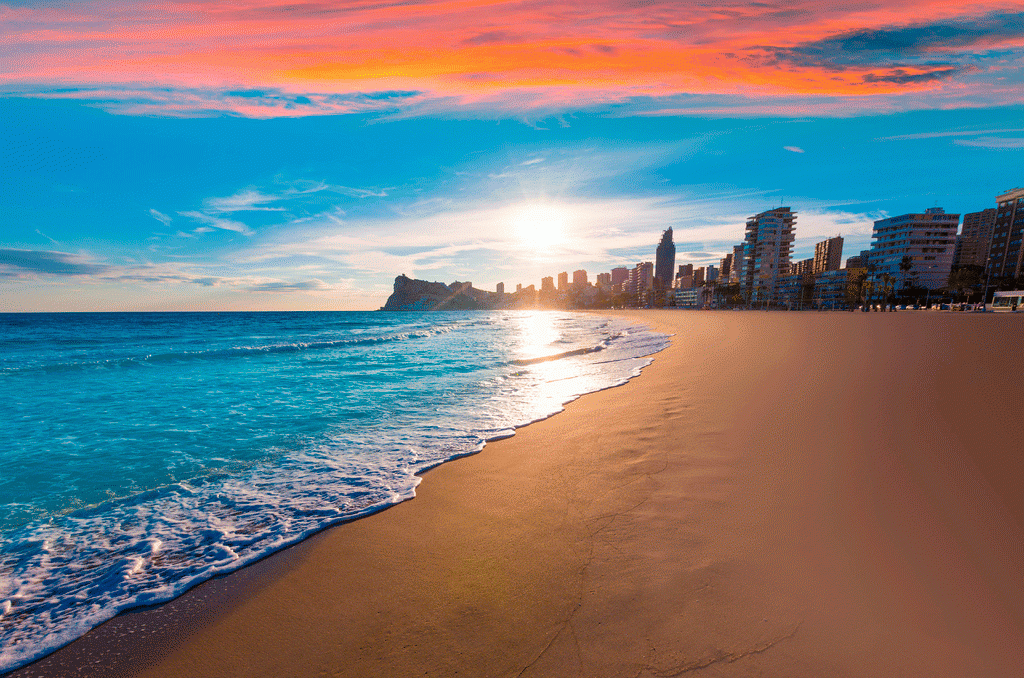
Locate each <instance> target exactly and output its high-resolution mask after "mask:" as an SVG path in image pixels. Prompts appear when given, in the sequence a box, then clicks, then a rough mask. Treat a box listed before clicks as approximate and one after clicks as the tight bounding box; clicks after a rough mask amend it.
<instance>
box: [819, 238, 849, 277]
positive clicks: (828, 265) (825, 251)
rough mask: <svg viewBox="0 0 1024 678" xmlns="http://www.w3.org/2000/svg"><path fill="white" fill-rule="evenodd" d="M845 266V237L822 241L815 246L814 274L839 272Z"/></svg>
mask: <svg viewBox="0 0 1024 678" xmlns="http://www.w3.org/2000/svg"><path fill="white" fill-rule="evenodd" d="M842 265H843V236H841V235H837V236H836V237H834V238H829V239H828V240H822V241H821V242H819V243H817V244H816V245H815V246H814V267H813V269H812V271H811V272H812V273H814V274H815V275H817V274H818V273H824V272H825V271H838V270H839V269H840V267H841V266H842Z"/></svg>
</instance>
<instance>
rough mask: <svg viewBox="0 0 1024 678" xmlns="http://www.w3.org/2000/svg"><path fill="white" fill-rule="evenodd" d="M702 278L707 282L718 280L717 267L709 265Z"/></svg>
mask: <svg viewBox="0 0 1024 678" xmlns="http://www.w3.org/2000/svg"><path fill="white" fill-rule="evenodd" d="M704 279H705V281H706V282H709V283H710V282H715V281H716V280H718V268H716V267H715V266H713V265H709V266H708V269H707V272H706V273H705V274H704Z"/></svg>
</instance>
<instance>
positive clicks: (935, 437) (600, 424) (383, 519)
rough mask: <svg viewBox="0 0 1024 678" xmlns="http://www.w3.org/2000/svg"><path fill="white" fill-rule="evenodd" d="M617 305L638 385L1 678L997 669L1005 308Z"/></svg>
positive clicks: (1004, 498)
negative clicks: (647, 354) (636, 330)
mask: <svg viewBox="0 0 1024 678" xmlns="http://www.w3.org/2000/svg"><path fill="white" fill-rule="evenodd" d="M621 313H622V314H624V315H628V316H630V317H635V318H637V319H639V320H641V321H643V322H645V323H648V324H650V325H651V326H652V327H654V328H655V329H659V330H662V331H665V332H670V333H673V334H674V335H675V336H674V337H673V340H672V345H671V346H670V347H669V348H668V349H666V350H665V351H663V352H662V353H660V354H658V355H657V356H656V357H655V361H654V363H653V364H652V365H651V366H650V367H648V368H647V369H646V370H645V371H644V373H643V374H642V375H641V376H640V377H638V378H636V379H633V380H632V381H630V382H629V383H628V384H626V385H624V386H621V387H618V388H614V389H609V390H606V391H602V392H599V393H594V394H590V395H587V396H584V397H583V398H581V399H579V400H578V401H576V402H574V403H572V404H570V405H569V406H568V407H567V408H566V411H565V412H563V413H561V414H558V415H556V416H554V417H552V418H550V419H548V420H545V421H542V422H539V423H536V424H533V425H531V426H528V427H525V428H523V429H520V430H519V432H518V433H517V435H516V436H515V437H514V438H511V439H508V440H503V441H498V442H495V443H491V444H489V445H488V446H487V447H486V449H485V450H484V451H483V452H482V453H481V454H478V455H475V456H473V457H468V458H464V459H461V460H457V461H454V462H450V463H448V464H445V465H443V466H441V467H439V468H437V469H434V470H432V471H430V472H429V473H427V474H426V475H425V477H424V480H423V483H422V484H421V485H420V487H419V488H418V490H417V495H418V496H417V498H416V499H414V500H412V501H409V502H406V503H403V504H400V505H398V506H396V507H394V508H392V509H389V510H387V511H384V512H381V513H378V514H375V515H373V516H371V517H368V518H366V519H363V520H358V521H355V522H352V523H349V524H345V525H341V526H338V527H334V528H331V529H329V530H326V531H324V532H322V533H320V534H318V535H316V536H315V537H313V538H311V539H308V540H306V541H305V542H303V543H301V544H299V545H298V546H296V547H293V548H290V549H287V550H285V551H282V552H280V553H278V554H275V555H274V556H272V557H270V558H267V559H265V560H263V561H261V562H260V563H257V564H256V565H254V566H251V567H248V568H245V569H244V570H241V571H239V572H236V573H234V574H232V575H229V576H227V577H224V578H220V579H217V580H214V581H210V582H207V583H206V584H203V585H201V586H199V587H197V588H195V589H193V590H192V591H190V592H189V593H187V594H185V595H184V596H182V597H180V598H179V599H177V600H175V601H173V602H172V603H170V604H168V605H164V606H161V607H158V608H154V609H151V610H144V611H137V612H132V613H128V614H124V615H121V616H119V617H117V618H115V619H114V620H112V621H111V622H108V623H107V624H105V625H103V626H101V627H99V628H98V629H95V630H94V631H92V632H90V633H89V634H87V635H86V636H85V637H84V638H82V639H80V640H79V641H76V642H74V643H72V644H71V645H69V646H67V647H65V648H64V649H62V650H60V651H58V652H57V653H54V654H53V655H51V656H49V657H47V658H44V659H43V660H41V661H39V662H37V663H35V664H33V665H31V666H29V667H26V668H24V669H22V670H20V671H16V672H14V673H12V674H11V675H12V676H18V677H19V678H22V677H24V676H95V677H102V676H129V675H130V676H140V677H141V676H145V677H153V678H157V677H172V676H173V677H184V676H196V677H199V676H202V677H204V678H211V677H219V676H223V677H228V676H267V677H271V676H273V677H280V676H318V677H321V676H322V677H332V678H333V677H338V676H359V677H367V676H412V675H421V676H524V677H526V676H581V677H582V676H631V677H634V676H635V677H640V676H681V675H686V676H689V675H693V676H789V677H794V676H904V677H912V676H978V677H981V676H985V677H988V678H992V677H1007V678H1010V677H1013V676H1020V675H1024V586H1022V585H1021V583H1022V582H1024V454H1022V448H1024V442H1022V441H1024V418H1022V416H1021V411H1020V392H1021V389H1020V374H1021V370H1020V362H1021V361H1020V347H1021V346H1022V345H1024V318H1022V317H1011V316H1008V315H1001V316H996V315H986V316H979V315H960V314H950V313H941V314H940V313H925V312H919V313H914V312H902V313H895V314H878V313H872V314H863V313H759V312H694V311H668V310H666V311H623V312H621Z"/></svg>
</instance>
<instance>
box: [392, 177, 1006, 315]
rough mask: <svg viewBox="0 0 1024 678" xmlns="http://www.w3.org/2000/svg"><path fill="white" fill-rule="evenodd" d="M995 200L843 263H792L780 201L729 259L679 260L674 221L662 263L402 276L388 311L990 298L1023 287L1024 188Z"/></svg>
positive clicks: (880, 231)
mask: <svg viewBox="0 0 1024 678" xmlns="http://www.w3.org/2000/svg"><path fill="white" fill-rule="evenodd" d="M995 200H996V207H994V208H986V209H984V210H981V211H979V212H971V213H968V214H965V215H964V219H963V229H962V230H960V232H959V233H958V229H959V226H960V215H959V214H948V213H946V211H945V210H944V209H943V208H941V207H931V208H928V209H925V210H924V212H921V213H911V214H902V215H899V216H895V217H889V218H887V219H880V220H878V221H875V223H874V228H873V230H872V235H871V240H872V242H871V247H870V249H867V250H862V251H861V252H860V253H859V254H857V255H854V256H851V257H849V258H848V259H847V260H846V265H845V267H843V266H842V261H843V260H842V256H843V238H842V236H841V235H836V236H835V237H831V238H827V239H825V240H822V241H821V242H818V243H816V244H815V246H814V257H812V258H809V259H803V260H800V261H792V250H793V242H794V240H795V238H796V222H797V213H796V212H794V211H793V210H792V209H791V208H790V207H788V206H787V207H775V208H772V209H769V210H765V211H763V212H760V213H758V214H755V215H753V216H752V217H750V218H749V219H747V221H746V226H745V229H744V236H743V242H742V243H740V244H739V245H736V246H734V247H733V248H732V252H729V253H727V254H726V255H725V256H724V257H722V258H721V259H720V260H719V262H718V266H715V265H713V264H711V265H707V266H699V267H695V266H694V265H693V264H682V265H679V266H678V267H677V266H676V263H675V260H676V246H675V243H674V242H673V239H672V237H673V231H672V228H671V227H669V228H667V229H665V231H664V232H663V233H662V237H661V241H660V242H659V243H658V245H657V247H656V249H655V256H654V262H650V261H642V262H639V263H637V264H635V265H634V266H633V267H626V266H619V267H616V268H613V269H612V270H611V271H610V272H607V273H598V274H597V275H596V276H595V279H594V282H593V283H591V282H589V276H588V274H587V271H585V270H576V271H573V273H572V282H571V283H570V282H569V272H568V271H563V272H560V273H558V274H557V286H556V284H555V280H556V278H555V277H552V276H548V277H544V278H542V279H541V286H540V289H539V290H537V289H536V288H535V287H534V286H533V285H529V286H527V287H523V285H522V284H518V285H517V286H516V292H514V293H508V294H507V293H505V285H504V283H498V284H497V287H496V291H495V292H488V291H484V290H478V289H476V288H474V287H473V286H472V283H467V282H455V283H452V284H451V285H445V284H443V283H427V282H424V281H419V280H411V279H409V278H406V277H405V276H399V277H398V278H396V280H395V293H394V294H392V296H391V298H389V299H388V303H387V304H386V305H385V306H384V309H387V310H425V309H445V308H453V309H455V308H535V307H543V308H610V307H665V306H676V307H683V308H729V307H746V308H787V309H802V308H818V309H835V310H840V309H852V308H855V307H864V308H867V307H870V306H880V307H883V308H884V307H885V306H887V305H891V304H895V303H904V304H927V303H929V302H931V301H932V300H938V299H942V298H947V299H949V300H950V301H951V300H952V299H953V297H955V296H957V295H959V296H960V297H961V299H962V300H963V301H970V300H971V299H974V298H975V297H978V298H979V300H980V301H983V302H984V301H989V300H991V297H992V294H991V292H993V291H995V290H997V289H1002V290H1012V289H1022V288H1024V247H1022V241H1024V188H1015V189H1011V190H1009V191H1005V192H1004V193H1002V194H1000V195H998V196H996V198H995Z"/></svg>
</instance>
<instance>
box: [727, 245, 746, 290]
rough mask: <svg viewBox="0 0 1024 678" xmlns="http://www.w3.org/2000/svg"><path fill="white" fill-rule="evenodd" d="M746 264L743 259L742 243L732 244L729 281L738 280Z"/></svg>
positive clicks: (736, 281)
mask: <svg viewBox="0 0 1024 678" xmlns="http://www.w3.org/2000/svg"><path fill="white" fill-rule="evenodd" d="M746 266H747V264H746V262H745V261H744V260H743V245H734V246H733V248H732V266H730V267H729V282H730V283H738V282H740V279H741V278H742V277H743V273H744V272H745V270H746Z"/></svg>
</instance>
